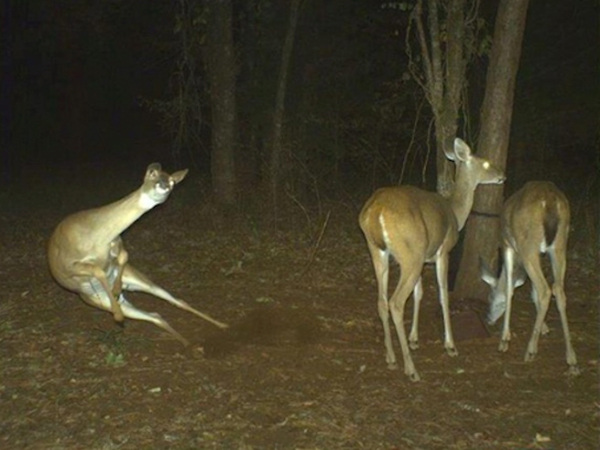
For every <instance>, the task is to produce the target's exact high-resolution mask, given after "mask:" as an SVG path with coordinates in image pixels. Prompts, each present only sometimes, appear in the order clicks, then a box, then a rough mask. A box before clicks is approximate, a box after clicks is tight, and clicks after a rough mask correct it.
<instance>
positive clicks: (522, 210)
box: [480, 181, 579, 375]
mask: <svg viewBox="0 0 600 450" xmlns="http://www.w3.org/2000/svg"><path fill="white" fill-rule="evenodd" d="M500 221H501V230H502V255H503V260H504V264H503V266H502V270H501V272H500V276H499V277H497V276H495V275H494V274H493V273H492V271H491V270H490V269H489V267H488V266H487V265H486V264H485V262H484V261H483V260H480V272H481V278H482V279H483V281H485V282H486V283H487V284H488V285H489V286H490V288H491V290H490V295H489V298H488V301H489V305H490V309H489V312H488V317H487V321H488V323H489V324H494V323H495V322H496V321H497V320H498V319H499V318H500V317H501V316H502V315H503V314H504V326H503V329H502V336H501V339H500V345H499V347H498V350H499V351H500V352H506V351H508V348H509V342H510V337H511V333H510V314H511V307H512V298H513V294H514V290H515V289H516V288H518V287H520V286H522V285H523V284H524V283H525V281H526V280H527V278H529V279H530V280H531V286H532V289H531V299H532V301H533V303H534V305H535V308H536V319H535V323H534V326H533V332H532V334H531V338H530V340H529V344H528V345H527V351H526V352H525V361H527V362H530V361H533V360H534V359H535V356H536V355H537V352H538V341H539V337H540V334H546V333H548V331H549V330H548V326H547V325H546V322H545V317H546V314H547V312H548V308H549V305H550V299H551V297H552V295H554V297H555V298H556V306H557V308H558V312H559V314H560V320H561V323H562V329H563V333H564V338H565V343H566V360H567V364H568V367H569V369H568V370H567V374H569V375H577V374H579V368H578V367H577V356H576V355H575V350H574V349H573V345H572V344H571V337H570V333H569V323H568V320H567V297H566V294H565V289H564V281H565V273H566V269H567V242H568V238H569V226H570V208H569V200H568V199H567V197H566V195H565V194H564V193H563V192H562V191H561V190H560V189H558V188H557V187H556V185H555V184H554V183H552V182H550V181H530V182H527V183H526V184H525V185H524V186H523V187H522V188H521V189H519V190H518V191H517V192H515V193H514V194H513V195H511V196H510V197H509V198H508V199H507V200H506V202H505V203H504V206H503V208H502V213H501V220H500ZM541 254H548V256H549V259H550V264H551V266H552V275H553V283H552V288H550V286H549V285H548V282H547V280H546V277H545V275H544V272H543V269H542V265H541V258H540V255H541Z"/></svg>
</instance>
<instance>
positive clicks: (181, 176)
mask: <svg viewBox="0 0 600 450" xmlns="http://www.w3.org/2000/svg"><path fill="white" fill-rule="evenodd" d="M187 173H188V170H187V169H185V170H178V171H177V172H175V173H174V174H172V175H171V180H173V182H174V183H175V184H177V183H179V182H180V181H181V180H183V179H184V178H185V176H186V175H187Z"/></svg>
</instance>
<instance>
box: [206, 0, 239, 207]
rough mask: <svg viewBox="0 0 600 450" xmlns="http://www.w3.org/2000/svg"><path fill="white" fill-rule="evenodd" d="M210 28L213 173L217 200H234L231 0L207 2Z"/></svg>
mask: <svg viewBox="0 0 600 450" xmlns="http://www.w3.org/2000/svg"><path fill="white" fill-rule="evenodd" d="M206 4H207V8H208V12H209V14H208V30H207V36H206V49H205V50H206V63H207V71H208V76H209V79H210V101H211V111H212V151H211V176H212V185H213V191H214V194H215V197H216V199H217V202H219V204H221V205H222V206H225V207H231V206H233V204H234V203H235V186H236V178H235V167H234V155H235V146H236V104H235V91H236V89H235V75H236V65H235V53H234V47H233V30H232V18H231V15H232V7H231V0H219V1H209V2H206Z"/></svg>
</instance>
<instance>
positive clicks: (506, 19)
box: [454, 0, 529, 298]
mask: <svg viewBox="0 0 600 450" xmlns="http://www.w3.org/2000/svg"><path fill="white" fill-rule="evenodd" d="M528 4H529V0H501V2H500V6H499V7H498V15H497V17H496V26H495V30H494V43H493V45H492V53H491V57H490V58H491V59H490V66H489V68H488V72H487V79H486V87H485V97H484V100H483V107H482V111H481V134H480V138H479V143H478V152H479V154H480V156H483V157H485V158H488V159H490V160H491V161H492V162H493V163H494V164H497V165H498V166H499V167H506V156H507V149H508V143H509V138H510V123H511V118H512V109H513V99H514V90H515V80H516V75H517V70H518V68H519V58H520V56H521V43H522V40H523V32H524V30H525V19H526V17H527V6H528ZM502 195H503V187H502V186H480V187H479V188H478V190H477V192H476V195H475V202H474V205H473V211H472V213H471V216H470V218H469V220H468V222H467V226H466V230H467V231H466V235H465V241H464V245H463V255H462V259H461V262H460V267H459V271H458V275H457V282H456V285H455V289H454V293H455V295H456V296H457V297H460V298H478V297H485V293H486V288H485V285H484V283H483V282H482V281H481V280H480V278H479V257H480V256H481V257H482V258H483V259H484V260H486V261H488V262H491V263H492V264H494V266H495V265H496V264H497V255H498V251H497V250H498V245H499V243H500V220H499V212H500V210H501V208H502V203H503V198H502Z"/></svg>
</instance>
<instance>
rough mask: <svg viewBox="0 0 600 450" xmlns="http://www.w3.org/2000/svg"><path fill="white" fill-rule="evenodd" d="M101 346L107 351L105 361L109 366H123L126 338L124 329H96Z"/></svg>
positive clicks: (124, 362)
mask: <svg viewBox="0 0 600 450" xmlns="http://www.w3.org/2000/svg"><path fill="white" fill-rule="evenodd" d="M96 331H97V332H98V333H99V334H98V341H99V342H100V348H101V349H102V350H103V351H105V352H106V356H105V357H104V362H105V364H106V365H107V366H113V367H121V366H123V365H125V364H126V361H125V339H124V336H123V331H122V330H109V331H104V330H96Z"/></svg>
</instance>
